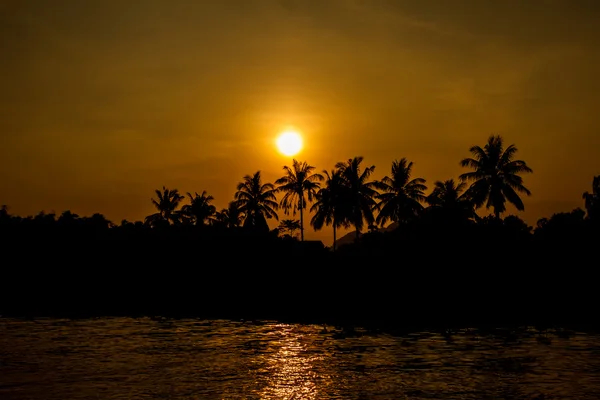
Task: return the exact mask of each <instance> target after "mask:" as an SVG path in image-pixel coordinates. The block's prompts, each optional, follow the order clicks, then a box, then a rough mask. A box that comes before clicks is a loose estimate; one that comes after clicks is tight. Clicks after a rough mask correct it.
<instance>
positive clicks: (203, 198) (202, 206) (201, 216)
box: [181, 190, 217, 225]
mask: <svg viewBox="0 0 600 400" xmlns="http://www.w3.org/2000/svg"><path fill="white" fill-rule="evenodd" d="M187 196H188V197H189V199H190V204H186V205H184V206H183V207H181V213H182V214H183V215H185V216H186V217H188V218H189V219H190V220H191V222H192V223H193V224H195V225H206V224H210V223H211V222H212V221H213V220H214V217H215V214H216V212H217V208H216V207H215V206H214V205H212V204H210V203H211V202H212V201H213V200H214V197H213V196H211V195H209V194H208V193H207V192H206V190H203V191H202V194H198V193H194V195H193V196H192V194H191V193H190V192H187Z"/></svg>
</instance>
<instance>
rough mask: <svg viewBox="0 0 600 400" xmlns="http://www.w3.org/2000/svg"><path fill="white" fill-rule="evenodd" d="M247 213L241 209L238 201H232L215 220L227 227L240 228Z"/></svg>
mask: <svg viewBox="0 0 600 400" xmlns="http://www.w3.org/2000/svg"><path fill="white" fill-rule="evenodd" d="M244 218H245V215H244V213H243V212H242V211H241V210H240V206H239V204H238V202H237V201H230V202H229V204H228V205H227V208H224V209H222V210H221V211H219V212H218V213H216V215H215V220H216V221H218V222H219V223H220V224H222V225H223V226H225V227H226V228H238V227H240V226H241V225H242V221H243V220H244Z"/></svg>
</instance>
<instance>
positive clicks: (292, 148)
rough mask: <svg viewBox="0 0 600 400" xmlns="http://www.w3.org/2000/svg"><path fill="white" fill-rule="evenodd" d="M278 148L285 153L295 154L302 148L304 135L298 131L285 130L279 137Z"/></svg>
mask: <svg viewBox="0 0 600 400" xmlns="http://www.w3.org/2000/svg"><path fill="white" fill-rule="evenodd" d="M277 149H278V150H279V152H281V154H283V155H286V156H294V155H296V154H298V153H299V152H300V150H302V137H301V136H300V134H299V133H298V132H296V131H285V132H283V133H282V134H281V135H279V137H278V138H277Z"/></svg>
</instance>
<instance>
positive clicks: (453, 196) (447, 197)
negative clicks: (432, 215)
mask: <svg viewBox="0 0 600 400" xmlns="http://www.w3.org/2000/svg"><path fill="white" fill-rule="evenodd" d="M466 188H467V184H466V183H465V182H459V183H458V184H457V183H456V182H455V181H454V179H447V180H445V181H443V182H442V181H436V182H435V185H434V188H433V191H432V192H431V193H430V194H429V196H427V198H426V199H425V201H426V202H427V204H429V206H430V207H429V208H431V209H434V210H440V211H441V212H442V213H443V215H445V216H450V217H452V218H453V217H457V218H460V219H463V218H464V219H471V218H473V219H476V218H477V214H476V213H475V209H474V206H473V202H472V201H471V199H470V198H469V196H468V194H467V192H466V191H465V189H466Z"/></svg>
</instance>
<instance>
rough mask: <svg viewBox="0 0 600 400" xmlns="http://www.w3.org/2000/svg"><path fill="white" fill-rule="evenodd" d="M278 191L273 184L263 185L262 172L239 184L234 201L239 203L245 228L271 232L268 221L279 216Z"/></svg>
mask: <svg viewBox="0 0 600 400" xmlns="http://www.w3.org/2000/svg"><path fill="white" fill-rule="evenodd" d="M276 192H277V189H276V188H275V186H274V185H273V184H272V183H262V178H261V175H260V171H257V172H256V173H254V175H246V176H244V181H243V182H240V183H238V185H237V192H236V193H235V196H234V199H235V201H237V202H238V206H239V209H240V211H241V212H243V213H244V214H245V215H246V217H245V218H244V227H253V228H256V229H261V230H266V231H268V230H269V224H268V223H267V219H270V218H275V219H276V220H279V217H278V216H277V212H276V211H275V210H277V208H278V204H277V200H276V197H275V193H276Z"/></svg>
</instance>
